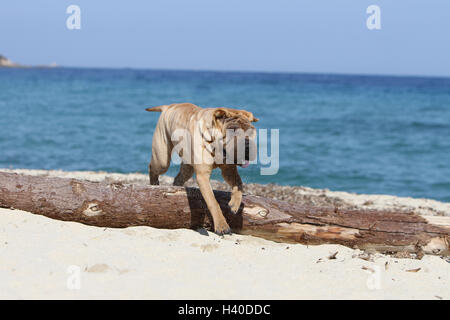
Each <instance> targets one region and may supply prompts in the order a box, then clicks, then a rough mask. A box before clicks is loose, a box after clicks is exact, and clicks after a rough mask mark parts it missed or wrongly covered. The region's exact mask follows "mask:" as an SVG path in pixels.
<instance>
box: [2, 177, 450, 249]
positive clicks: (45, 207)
mask: <svg viewBox="0 0 450 320" xmlns="http://www.w3.org/2000/svg"><path fill="white" fill-rule="evenodd" d="M214 193H215V196H216V199H217V200H218V202H219V204H220V206H221V208H222V210H223V212H224V215H225V217H226V219H227V221H228V223H229V224H230V227H231V228H232V230H233V231H234V232H236V233H240V234H247V235H253V236H257V237H262V238H265V239H269V240H274V241H279V242H289V243H304V244H323V243H335V244H342V245H346V246H349V247H352V248H360V249H375V250H377V251H380V252H400V251H401V252H404V251H406V252H414V253H418V254H423V253H427V254H440V255H448V254H449V252H450V251H449V243H450V217H433V216H430V217H424V216H420V215H417V214H415V213H411V212H390V211H372V210H343V209H339V208H332V207H311V206H303V205H301V204H291V203H286V202H282V201H278V200H273V199H268V198H262V197H258V196H252V195H245V196H244V197H243V203H242V205H241V208H240V210H239V212H238V213H237V214H232V213H231V212H230V210H229V208H228V205H227V203H228V201H229V199H230V193H229V192H224V191H215V192H214ZM0 207H3V208H15V209H20V210H25V211H28V212H31V213H34V214H39V215H44V216H47V217H49V218H53V219H58V220H64V221H76V222H81V223H84V224H88V225H93V226H99V227H118V228H123V227H129V226H151V227H155V228H167V229H176V228H199V227H205V228H211V223H212V219H211V217H210V215H209V211H208V209H207V207H206V204H205V202H204V200H203V197H202V195H201V193H200V191H199V190H198V189H197V188H185V187H172V186H139V185H132V184H122V183H111V184H108V183H99V182H89V181H81V180H75V179H66V178H50V177H42V176H29V175H19V174H14V173H5V172H0Z"/></svg>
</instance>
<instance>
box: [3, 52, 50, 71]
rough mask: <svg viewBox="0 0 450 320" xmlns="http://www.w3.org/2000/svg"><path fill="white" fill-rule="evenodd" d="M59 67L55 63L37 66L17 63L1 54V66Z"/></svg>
mask: <svg viewBox="0 0 450 320" xmlns="http://www.w3.org/2000/svg"><path fill="white" fill-rule="evenodd" d="M54 67H57V65H56V64H55V63H52V64H49V65H37V66H27V65H22V64H19V63H15V62H13V61H11V60H10V59H8V58H7V57H5V56H3V55H1V54H0V68H54Z"/></svg>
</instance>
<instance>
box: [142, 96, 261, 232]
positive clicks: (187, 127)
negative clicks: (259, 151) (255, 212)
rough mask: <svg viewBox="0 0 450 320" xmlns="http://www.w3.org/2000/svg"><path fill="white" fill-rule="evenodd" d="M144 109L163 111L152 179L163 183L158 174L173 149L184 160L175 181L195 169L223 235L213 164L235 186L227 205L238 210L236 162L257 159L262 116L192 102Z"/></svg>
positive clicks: (217, 229) (239, 191)
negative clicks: (213, 177) (202, 105)
mask: <svg viewBox="0 0 450 320" xmlns="http://www.w3.org/2000/svg"><path fill="white" fill-rule="evenodd" d="M146 110H147V111H152V112H161V116H160V117H159V120H158V123H157V125H156V128H155V132H154V134H153V141H152V158H151V161H150V165H149V176H150V184H152V185H158V184H159V175H161V174H164V173H165V172H166V171H167V169H168V168H169V166H170V161H171V156H172V152H173V151H174V150H175V152H176V153H178V155H179V156H180V158H181V166H180V172H179V173H178V175H177V176H176V177H175V180H174V185H176V186H182V185H184V183H185V182H186V181H187V180H189V179H190V178H191V177H192V176H193V174H194V173H195V174H196V178H197V179H196V180H197V183H198V186H199V188H200V192H201V193H202V195H203V198H204V200H205V202H206V205H207V206H208V209H209V211H210V213H211V216H212V218H213V223H214V231H215V232H216V233H217V234H219V235H223V234H226V233H231V229H230V227H229V226H228V223H227V221H226V219H225V217H224V216H223V213H222V211H221V209H220V206H219V204H218V202H217V200H216V198H215V197H214V193H213V190H212V187H211V184H210V176H211V172H212V170H213V169H216V168H220V170H221V171H222V176H223V178H224V180H225V181H226V182H227V183H228V184H229V185H230V186H231V188H232V193H231V200H230V202H229V203H228V205H229V207H230V209H231V211H232V212H234V213H236V212H237V211H238V210H239V208H240V206H241V201H242V190H243V189H242V180H241V177H240V176H239V173H238V170H237V166H238V165H239V166H242V167H243V168H246V167H247V166H248V165H249V161H253V160H255V159H256V143H255V138H256V129H255V127H254V126H253V125H252V122H256V121H258V119H257V118H255V117H254V116H253V114H252V113H251V112H248V111H245V110H236V109H231V108H200V107H198V106H196V105H194V104H191V103H179V104H171V105H164V106H158V107H153V108H148V109H146Z"/></svg>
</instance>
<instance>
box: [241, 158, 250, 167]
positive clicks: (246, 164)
mask: <svg viewBox="0 0 450 320" xmlns="http://www.w3.org/2000/svg"><path fill="white" fill-rule="evenodd" d="M249 165H250V162H249V161H248V160H245V161H244V163H242V164H240V166H241V167H242V168H247V167H248V166H249Z"/></svg>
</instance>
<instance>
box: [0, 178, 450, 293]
mask: <svg viewBox="0 0 450 320" xmlns="http://www.w3.org/2000/svg"><path fill="white" fill-rule="evenodd" d="M1 170H2V171H10V172H11V171H14V172H19V173H27V174H35V175H51V176H60V177H74V178H78V179H88V180H92V181H122V182H127V183H147V180H146V179H147V177H146V176H145V175H143V174H127V175H123V174H108V173H94V172H62V171H43V170H6V169H1ZM170 179H171V178H169V177H164V179H163V182H164V183H170ZM221 186H222V187H224V186H223V185H222V184H221V183H220V182H216V183H215V187H216V188H219V187H221ZM264 190H265V191H264ZM247 192H248V193H255V194H260V195H265V196H270V195H271V196H272V197H274V198H275V197H278V198H283V197H290V198H288V199H284V200H286V201H299V199H303V201H312V202H315V203H316V202H318V201H323V202H330V201H331V202H333V203H335V204H339V205H341V206H355V207H358V206H363V207H372V208H395V209H398V210H400V209H402V210H413V211H415V212H418V213H421V214H423V215H445V216H449V215H450V204H448V203H441V202H438V201H434V200H427V199H411V198H398V197H393V196H384V195H355V194H350V193H345V192H333V191H329V190H314V189H310V188H304V187H280V186H268V185H266V186H262V185H248V186H247ZM264 192H265V193H264ZM0 226H1V227H0V228H1V231H0V252H1V254H0V257H1V258H0V259H1V260H0V298H2V299H55V298H56V299H102V298H112V299H126V298H129V299H450V289H449V288H450V264H449V260H448V258H445V257H439V256H427V255H426V256H424V257H423V258H422V259H421V260H417V259H409V258H400V257H394V256H388V255H383V254H379V253H367V252H363V251H361V250H354V249H350V248H347V247H344V246H340V245H320V246H306V245H301V244H295V245H292V244H283V243H275V242H271V241H266V240H263V239H259V238H255V237H251V236H242V235H235V234H234V235H231V236H225V237H219V236H217V235H215V234H214V233H211V232H207V231H206V230H197V231H195V230H187V229H180V230H163V229H155V228H150V227H129V228H125V229H112V228H98V227H92V226H86V225H83V224H79V223H74V222H62V221H57V220H52V219H49V218H46V217H43V216H38V215H34V214H31V213H28V212H23V211H19V210H10V209H0Z"/></svg>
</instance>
